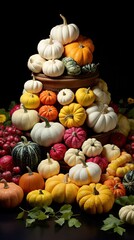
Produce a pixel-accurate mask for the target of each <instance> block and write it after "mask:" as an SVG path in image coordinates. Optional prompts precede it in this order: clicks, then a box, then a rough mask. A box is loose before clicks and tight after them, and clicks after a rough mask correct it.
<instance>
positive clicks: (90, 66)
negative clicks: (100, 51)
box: [82, 63, 98, 73]
mask: <svg viewBox="0 0 134 240" xmlns="http://www.w3.org/2000/svg"><path fill="white" fill-rule="evenodd" d="M97 67H98V64H95V63H89V64H86V65H84V66H82V73H88V72H96V70H97Z"/></svg>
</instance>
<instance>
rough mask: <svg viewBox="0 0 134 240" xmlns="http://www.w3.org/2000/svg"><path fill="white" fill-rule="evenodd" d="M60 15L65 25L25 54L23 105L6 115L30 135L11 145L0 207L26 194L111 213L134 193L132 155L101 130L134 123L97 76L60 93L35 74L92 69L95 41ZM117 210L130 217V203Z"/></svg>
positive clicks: (33, 199) (41, 201)
mask: <svg viewBox="0 0 134 240" xmlns="http://www.w3.org/2000/svg"><path fill="white" fill-rule="evenodd" d="M60 17H61V18H62V19H63V24H61V25H57V26H55V27H53V28H52V29H51V31H50V37H49V38H48V39H43V40H41V41H40V42H39V43H38V46H37V50H38V53H37V54H34V55H33V56H30V58H29V59H28V68H29V69H30V70H31V71H32V73H33V75H32V79H30V80H27V81H26V82H25V83H24V89H23V93H22V95H21V96H20V108H19V109H16V110H15V111H14V112H13V113H12V115H11V122H12V124H13V126H15V127H16V128H18V130H20V131H24V132H25V133H26V132H28V133H29V134H28V138H29V139H30V140H28V139H27V137H26V136H23V135H22V136H21V139H20V141H19V142H17V144H16V145H15V146H14V148H13V149H12V151H11V155H12V158H13V164H14V165H15V166H19V167H20V169H21V176H20V178H19V182H18V184H15V183H12V182H6V180H4V179H3V177H1V178H0V179H1V180H0V191H1V192H2V194H0V207H6V208H10V207H16V206H18V205H19V204H21V202H22V200H23V199H24V198H25V200H26V201H27V202H28V203H29V205H30V206H32V207H35V206H37V207H43V206H46V205H47V206H50V205H51V204H52V203H53V202H56V203H60V204H63V203H64V204H72V203H75V204H78V206H79V207H80V209H82V210H83V211H85V212H86V213H88V214H102V213H108V212H109V211H110V210H111V209H112V207H113V205H114V203H115V201H116V199H118V198H120V197H122V196H127V194H128V195H133V193H134V187H133V186H134V161H133V159H134V158H133V157H132V154H131V153H130V152H129V151H127V150H126V148H125V145H123V147H122V148H120V147H119V146H117V145H116V144H114V143H112V142H107V143H105V144H104V143H102V142H101V141H100V140H99V138H98V136H99V134H102V136H103V134H105V133H109V132H111V131H113V134H114V132H116V133H117V132H118V131H120V132H122V134H124V135H125V137H126V139H127V137H128V136H129V132H130V129H131V127H130V124H129V122H127V120H128V119H127V118H125V120H124V119H123V120H122V119H121V118H123V116H122V115H120V114H119V113H117V112H116V111H115V110H114V107H112V106H111V105H110V103H111V95H110V92H109V91H108V86H107V83H106V82H105V81H104V80H102V79H101V78H99V79H98V81H97V84H94V86H93V87H92V86H90V84H89V86H88V87H80V88H78V89H77V90H76V91H74V90H72V89H71V86H70V88H63V89H60V90H59V91H58V92H55V91H53V90H48V89H45V85H43V84H42V83H41V81H39V80H37V79H36V77H35V74H38V73H41V72H43V73H44V74H45V75H46V76H48V77H52V78H54V79H55V81H56V79H57V77H60V76H61V75H64V74H68V75H72V76H74V75H80V74H86V73H87V72H88V73H89V72H92V71H96V67H95V66H94V64H93V62H92V61H93V53H94V50H95V46H94V44H93V42H92V40H91V39H90V38H86V37H84V36H82V35H81V34H80V31H79V28H78V27H77V26H76V25H75V24H67V21H66V19H65V17H64V16H62V15H60ZM61 81H62V80H61ZM80 81H82V79H81V80H80ZM123 121H124V122H123ZM126 122H127V127H126V129H125V128H124V126H126ZM119 129H120V130H119ZM121 129H122V130H121ZM131 140H132V139H131ZM132 142H134V141H133V140H132ZM124 144H125V143H124ZM63 164H64V166H66V168H65V169H66V172H64V169H63V168H62V167H63ZM0 169H1V166H0ZM27 171H28V172H27ZM12 189H13V190H12ZM7 192H8V193H7ZM13 199H14V200H13ZM129 212H130V213H129ZM128 215H129V217H128ZM119 217H120V219H121V220H122V221H126V222H128V223H130V224H134V221H133V220H130V218H132V219H133V205H129V206H126V208H123V209H120V211H119Z"/></svg>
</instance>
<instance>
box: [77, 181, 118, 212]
mask: <svg viewBox="0 0 134 240" xmlns="http://www.w3.org/2000/svg"><path fill="white" fill-rule="evenodd" d="M76 201H77V202H78V204H79V206H80V208H81V209H82V210H84V211H85V212H86V213H89V214H102V213H107V212H109V211H110V210H111V209H112V207H113V205H114V201H115V198H114V195H113V192H112V191H111V190H110V189H109V187H108V186H106V185H104V184H101V183H90V184H89V185H84V186H81V187H80V188H79V190H78V193H77V197H76Z"/></svg>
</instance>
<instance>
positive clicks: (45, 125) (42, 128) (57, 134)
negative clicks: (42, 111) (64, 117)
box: [30, 117, 65, 147]
mask: <svg viewBox="0 0 134 240" xmlns="http://www.w3.org/2000/svg"><path fill="white" fill-rule="evenodd" d="M42 119H43V120H44V121H43V122H39V123H37V124H35V125H34V126H33V128H32V130H31V132H30V136H31V139H32V140H33V141H34V142H36V143H38V144H39V145H40V146H44V147H50V146H51V145H53V144H54V143H59V142H61V141H62V139H63V136H64V132H65V128H64V126H63V125H62V124H61V123H59V122H49V121H48V119H47V118H44V117H43V118H42Z"/></svg>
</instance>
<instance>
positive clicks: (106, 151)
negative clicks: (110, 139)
mask: <svg viewBox="0 0 134 240" xmlns="http://www.w3.org/2000/svg"><path fill="white" fill-rule="evenodd" d="M101 154H102V156H103V157H106V158H107V160H108V162H111V161H113V160H115V159H116V158H118V157H119V156H120V155H121V150H120V148H119V147H118V146H116V145H115V144H110V143H107V144H105V145H103V149H102V152H101Z"/></svg>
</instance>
